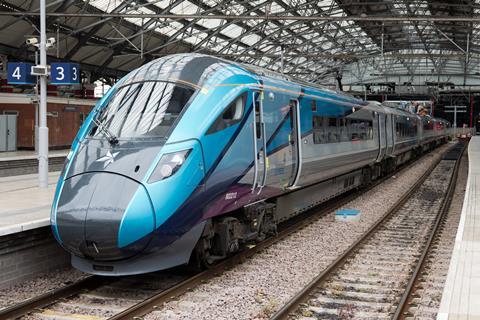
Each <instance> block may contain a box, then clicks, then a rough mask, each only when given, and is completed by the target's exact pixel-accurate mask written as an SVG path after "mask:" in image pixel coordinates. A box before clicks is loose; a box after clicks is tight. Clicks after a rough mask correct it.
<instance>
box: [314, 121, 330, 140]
mask: <svg viewBox="0 0 480 320" xmlns="http://www.w3.org/2000/svg"><path fill="white" fill-rule="evenodd" d="M323 123H324V117H320V116H313V117H312V127H313V143H315V144H321V143H327V139H326V135H325V130H324V127H325V126H324V124H323Z"/></svg>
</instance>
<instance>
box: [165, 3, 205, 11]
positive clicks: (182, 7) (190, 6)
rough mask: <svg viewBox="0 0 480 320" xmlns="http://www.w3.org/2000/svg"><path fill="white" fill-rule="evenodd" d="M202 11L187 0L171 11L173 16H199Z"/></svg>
mask: <svg viewBox="0 0 480 320" xmlns="http://www.w3.org/2000/svg"><path fill="white" fill-rule="evenodd" d="M200 11H203V10H201V9H200V8H199V7H197V6H196V5H194V4H193V3H191V2H190V1H187V0H184V1H183V2H182V3H181V4H179V5H178V6H176V7H175V8H173V9H172V10H171V12H172V13H173V14H197V13H199V12H200Z"/></svg>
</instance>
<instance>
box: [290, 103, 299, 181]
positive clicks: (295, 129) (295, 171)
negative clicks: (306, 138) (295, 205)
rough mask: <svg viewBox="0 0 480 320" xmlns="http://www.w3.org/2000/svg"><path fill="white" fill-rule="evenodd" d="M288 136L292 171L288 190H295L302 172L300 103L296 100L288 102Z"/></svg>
mask: <svg viewBox="0 0 480 320" xmlns="http://www.w3.org/2000/svg"><path fill="white" fill-rule="evenodd" d="M289 112H290V115H289V118H290V129H291V132H290V135H289V145H290V146H291V148H290V150H291V155H292V170H291V175H290V177H289V183H288V187H289V188H295V187H297V185H298V180H299V178H300V174H301V172H302V143H301V142H302V130H301V127H300V103H299V101H298V100H290V108H289Z"/></svg>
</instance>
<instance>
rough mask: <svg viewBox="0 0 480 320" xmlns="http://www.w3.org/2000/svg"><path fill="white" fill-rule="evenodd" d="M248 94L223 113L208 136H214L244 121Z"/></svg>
mask: <svg viewBox="0 0 480 320" xmlns="http://www.w3.org/2000/svg"><path fill="white" fill-rule="evenodd" d="M246 98H247V95H246V93H245V94H243V95H241V96H240V97H238V98H237V99H235V100H234V101H233V102H232V103H230V104H229V105H228V106H227V108H226V109H225V110H224V111H223V113H222V114H221V115H220V116H219V117H218V118H217V119H216V120H215V121H214V122H213V124H212V126H211V127H210V128H209V129H208V130H207V134H212V133H215V132H218V131H221V130H223V129H226V128H228V127H230V126H233V125H234V124H237V123H238V122H240V120H242V117H243V111H244V105H245V101H246Z"/></svg>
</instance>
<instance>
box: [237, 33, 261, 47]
mask: <svg viewBox="0 0 480 320" xmlns="http://www.w3.org/2000/svg"><path fill="white" fill-rule="evenodd" d="M261 39H262V38H261V37H260V36H258V35H256V34H249V35H248V36H246V37H242V38H241V41H242V42H243V43H246V44H248V45H250V46H253V45H254V44H256V43H257V42H258V41H260V40H261Z"/></svg>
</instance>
